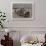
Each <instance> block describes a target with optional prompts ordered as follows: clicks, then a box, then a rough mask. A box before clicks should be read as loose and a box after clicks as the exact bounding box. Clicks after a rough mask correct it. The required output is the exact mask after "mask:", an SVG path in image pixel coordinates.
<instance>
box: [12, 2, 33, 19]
mask: <svg viewBox="0 0 46 46" xmlns="http://www.w3.org/2000/svg"><path fill="white" fill-rule="evenodd" d="M12 16H13V18H32V4H27V3H25V4H24V3H18V4H17V3H13V4H12Z"/></svg>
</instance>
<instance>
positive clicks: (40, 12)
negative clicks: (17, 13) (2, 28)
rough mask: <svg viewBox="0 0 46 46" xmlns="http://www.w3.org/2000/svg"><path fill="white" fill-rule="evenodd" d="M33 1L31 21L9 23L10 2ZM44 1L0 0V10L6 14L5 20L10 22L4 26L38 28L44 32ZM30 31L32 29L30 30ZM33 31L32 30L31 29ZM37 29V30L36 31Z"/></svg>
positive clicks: (45, 1)
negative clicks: (33, 16) (33, 13)
mask: <svg viewBox="0 0 46 46" xmlns="http://www.w3.org/2000/svg"><path fill="white" fill-rule="evenodd" d="M31 1H35V19H34V20H33V21H11V18H12V16H11V2H31ZM45 4H46V0H4V1H3V0H0V9H1V10H2V11H4V12H6V16H7V19H8V20H10V21H9V23H7V24H6V26H7V27H35V30H36V27H38V29H40V30H42V29H44V30H46V28H39V27H46V5H45ZM31 29H32V28H31ZM33 29H34V28H33ZM38 29H37V30H38Z"/></svg>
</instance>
